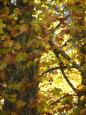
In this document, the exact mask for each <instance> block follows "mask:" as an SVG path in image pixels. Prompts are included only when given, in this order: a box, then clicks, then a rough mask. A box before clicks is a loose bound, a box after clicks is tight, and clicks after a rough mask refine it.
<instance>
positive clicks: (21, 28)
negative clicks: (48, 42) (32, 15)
mask: <svg viewBox="0 0 86 115" xmlns="http://www.w3.org/2000/svg"><path fill="white" fill-rule="evenodd" d="M28 29H29V26H28V24H22V25H21V26H20V33H23V32H28Z"/></svg>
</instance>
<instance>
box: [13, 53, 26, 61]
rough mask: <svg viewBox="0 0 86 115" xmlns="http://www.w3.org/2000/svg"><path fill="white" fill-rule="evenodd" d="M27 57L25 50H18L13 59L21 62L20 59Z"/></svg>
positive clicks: (23, 59)
mask: <svg viewBox="0 0 86 115" xmlns="http://www.w3.org/2000/svg"><path fill="white" fill-rule="evenodd" d="M27 57H28V54H27V53H26V52H19V53H18V54H17V55H16V58H15V61H16V62H21V61H25V60H26V59H27Z"/></svg>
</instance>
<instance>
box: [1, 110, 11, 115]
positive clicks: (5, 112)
mask: <svg viewBox="0 0 86 115" xmlns="http://www.w3.org/2000/svg"><path fill="white" fill-rule="evenodd" d="M9 114H10V113H9V112H7V111H3V112H0V115H9Z"/></svg>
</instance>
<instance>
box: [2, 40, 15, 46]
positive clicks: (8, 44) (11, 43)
mask: <svg viewBox="0 0 86 115" xmlns="http://www.w3.org/2000/svg"><path fill="white" fill-rule="evenodd" d="M13 42H14V41H12V40H7V41H4V43H3V45H4V46H5V47H12V46H13V44H14V43H13Z"/></svg>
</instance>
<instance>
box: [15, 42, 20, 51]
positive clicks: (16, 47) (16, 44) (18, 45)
mask: <svg viewBox="0 0 86 115" xmlns="http://www.w3.org/2000/svg"><path fill="white" fill-rule="evenodd" d="M21 48H22V47H21V44H20V43H15V44H14V49H15V50H20V49H21Z"/></svg>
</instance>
